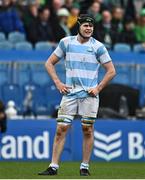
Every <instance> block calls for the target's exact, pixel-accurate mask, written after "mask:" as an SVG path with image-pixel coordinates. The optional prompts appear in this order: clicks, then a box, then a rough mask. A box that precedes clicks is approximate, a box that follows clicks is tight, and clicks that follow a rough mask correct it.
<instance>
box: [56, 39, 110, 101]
mask: <svg viewBox="0 0 145 180" xmlns="http://www.w3.org/2000/svg"><path fill="white" fill-rule="evenodd" d="M54 54H55V55H56V56H57V57H58V58H59V59H64V60H65V67H66V84H67V85H68V86H71V87H72V89H71V90H70V93H68V94H67V96H76V97H79V98H81V97H87V96H89V94H88V93H87V91H88V89H89V88H90V87H95V86H97V84H98V70H99V66H100V64H104V63H107V62H109V61H111V58H110V56H109V54H108V51H107V50H106V48H105V46H104V45H103V44H102V43H101V42H99V41H97V40H96V39H94V38H93V37H91V38H90V39H89V41H88V42H85V43H83V44H81V43H80V42H79V41H78V40H77V36H69V37H65V38H63V39H62V40H61V41H60V42H59V44H58V47H57V48H56V49H55V51H54Z"/></svg>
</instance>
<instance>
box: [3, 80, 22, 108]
mask: <svg viewBox="0 0 145 180" xmlns="http://www.w3.org/2000/svg"><path fill="white" fill-rule="evenodd" d="M2 97H3V101H4V103H5V104H7V102H8V101H10V100H13V101H14V102H15V104H16V108H17V109H18V110H20V109H21V105H22V89H21V87H20V86H19V85H18V84H9V83H6V84H4V85H3V86H2Z"/></svg>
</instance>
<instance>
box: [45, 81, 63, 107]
mask: <svg viewBox="0 0 145 180" xmlns="http://www.w3.org/2000/svg"><path fill="white" fill-rule="evenodd" d="M44 89H45V94H46V99H47V102H48V103H49V104H51V105H53V106H54V107H56V106H58V105H59V103H60V101H61V98H62V94H60V92H59V91H58V89H57V88H56V87H55V85H52V86H45V88H44Z"/></svg>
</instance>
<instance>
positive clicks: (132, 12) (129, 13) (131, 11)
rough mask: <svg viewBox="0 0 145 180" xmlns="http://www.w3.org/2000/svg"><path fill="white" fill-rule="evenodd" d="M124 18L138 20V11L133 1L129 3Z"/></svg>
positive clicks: (130, 0)
mask: <svg viewBox="0 0 145 180" xmlns="http://www.w3.org/2000/svg"><path fill="white" fill-rule="evenodd" d="M124 18H125V19H126V18H132V19H136V9H135V5H134V1H133V0H128V1H127V5H126V8H125V15H124Z"/></svg>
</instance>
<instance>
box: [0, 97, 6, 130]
mask: <svg viewBox="0 0 145 180" xmlns="http://www.w3.org/2000/svg"><path fill="white" fill-rule="evenodd" d="M6 130H7V117H6V113H5V106H4V104H3V102H2V101H1V100H0V133H4V132H6Z"/></svg>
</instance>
